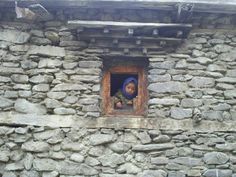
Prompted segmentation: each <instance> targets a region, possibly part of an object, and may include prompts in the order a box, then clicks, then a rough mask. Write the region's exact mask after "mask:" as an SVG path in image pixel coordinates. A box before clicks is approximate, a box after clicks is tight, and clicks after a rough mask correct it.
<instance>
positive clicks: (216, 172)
mask: <svg viewBox="0 0 236 177" xmlns="http://www.w3.org/2000/svg"><path fill="white" fill-rule="evenodd" d="M203 176H205V177H230V176H232V170H222V169H208V170H206V171H205V172H204V173H203Z"/></svg>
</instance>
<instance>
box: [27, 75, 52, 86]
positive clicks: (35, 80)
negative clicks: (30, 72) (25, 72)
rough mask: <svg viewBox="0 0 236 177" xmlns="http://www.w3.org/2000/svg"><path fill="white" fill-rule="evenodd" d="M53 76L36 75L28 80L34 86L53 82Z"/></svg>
mask: <svg viewBox="0 0 236 177" xmlns="http://www.w3.org/2000/svg"><path fill="white" fill-rule="evenodd" d="M53 79H54V78H53V76H49V75H37V76H33V77H31V78H30V79H29V81H30V82H32V83H34V84H42V83H46V84H47V83H51V82H52V81H53Z"/></svg>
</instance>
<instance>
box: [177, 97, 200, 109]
mask: <svg viewBox="0 0 236 177" xmlns="http://www.w3.org/2000/svg"><path fill="white" fill-rule="evenodd" d="M181 105H182V106H183V107H184V108H194V107H199V106H201V105H202V100H200V99H191V98H184V99H182V101H181Z"/></svg>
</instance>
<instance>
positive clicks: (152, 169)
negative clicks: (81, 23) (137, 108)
mask: <svg viewBox="0 0 236 177" xmlns="http://www.w3.org/2000/svg"><path fill="white" fill-rule="evenodd" d="M6 2H7V1H6ZM45 7H46V9H47V10H48V11H49V12H50V16H49V17H48V18H47V19H40V20H38V19H35V21H28V20H25V19H16V15H15V10H14V8H13V7H9V6H8V3H6V4H4V3H2V4H0V109H1V112H0V137H1V138H0V176H2V177H87V176H91V177H201V176H204V177H236V155H235V154H236V150H235V149H236V143H235V142H236V131H235V127H236V122H235V121H236V99H235V98H236V51H235V48H236V30H235V29H236V15H235V14H233V13H226V12H221V13H217V12H211V13H208V12H195V11H194V10H193V11H192V12H191V13H189V14H187V16H185V17H188V18H186V19H183V18H180V19H179V21H178V19H176V12H177V11H174V12H173V11H168V10H156V9H132V8H130V9H127V8H126V9H125V8H119V6H117V8H116V7H113V8H111V9H110V8H107V9H103V8H99V7H98V8H95V7H91V8H89V7H86V8H82V7H80V8H73V7H72V6H65V7H57V8H53V7H52V6H48V7H47V5H45ZM235 9H236V6H235ZM235 11H236V10H235ZM78 19H80V20H87V21H92V20H96V21H123V22H139V23H147V22H149V23H165V24H170V23H175V24H176V23H179V24H180V23H181V24H183V23H184V24H191V25H192V29H191V31H190V32H189V34H188V35H187V36H185V37H184V38H186V39H183V38H180V40H177V41H178V42H177V43H175V42H174V44H173V46H171V47H169V48H170V49H172V50H165V48H168V47H167V46H164V47H163V50H160V51H159V50H158V47H156V48H155V46H152V47H154V50H152V51H151V52H149V51H150V50H149V49H148V50H147V51H146V50H144V49H145V46H149V44H145V45H144V46H142V47H143V48H142V50H141V52H140V51H139V48H138V47H137V46H136V47H134V49H133V48H132V49H133V50H135V52H136V53H135V52H132V50H126V49H127V48H128V47H127V45H124V46H126V48H122V47H120V46H122V45H118V46H116V47H113V48H114V51H112V50H113V48H112V49H110V48H109V50H108V49H107V50H101V49H106V47H109V45H111V43H108V44H107V46H105V47H104V45H105V44H104V43H102V44H100V43H99V41H98V42H97V38H96V40H94V39H93V38H89V41H88V40H87V39H83V40H82V38H83V33H81V28H80V27H78V25H77V26H73V25H70V24H69V23H68V21H69V20H78ZM86 29H88V30H90V28H86ZM82 30H84V28H83V29H82ZM92 30H93V29H92ZM125 30H128V31H129V28H125ZM135 32H136V31H135V29H134V34H135ZM91 33H94V34H98V33H99V32H98V31H95V32H94V31H92V32H91ZM106 33H109V29H108V30H107V29H106V28H103V34H102V35H100V37H104V36H106V35H107V34H106ZM130 33H132V30H131V32H130ZM141 33H142V30H141ZM144 35H145V34H144ZM81 36H82V37H81ZM80 37H81V38H80ZM144 37H145V36H144ZM165 37H166V36H165ZM167 37H169V38H170V39H171V40H172V42H173V41H176V40H175V39H173V36H172V35H171V36H167ZM175 37H176V36H175ZM157 40H159V39H158V37H157ZM116 42H117V41H116V40H115V41H114V40H113V41H112V43H113V44H114V43H116ZM141 42H142V41H141ZM167 43H168V41H167ZM171 44H172V43H171ZM128 45H131V44H130V43H128ZM136 45H139V42H137V41H136ZM98 46H100V48H98ZM120 48H122V50H119V53H118V54H116V55H115V54H114V53H112V52H117V49H120ZM150 48H151V47H150ZM120 51H121V52H120ZM134 64H135V65H139V66H142V67H143V68H144V70H145V73H146V81H147V91H148V95H146V99H147V103H146V104H145V105H143V106H144V107H145V114H144V115H142V116H132V115H127V116H119V115H116V116H106V115H104V112H103V108H102V101H103V97H102V90H103V87H104V86H103V85H102V79H103V76H104V72H105V69H104V68H106V67H110V66H114V65H119V66H127V65H134Z"/></svg>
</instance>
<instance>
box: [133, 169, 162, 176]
mask: <svg viewBox="0 0 236 177" xmlns="http://www.w3.org/2000/svg"><path fill="white" fill-rule="evenodd" d="M137 177H167V173H166V172H165V171H164V170H144V171H143V172H142V173H139V174H138V176H137Z"/></svg>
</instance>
